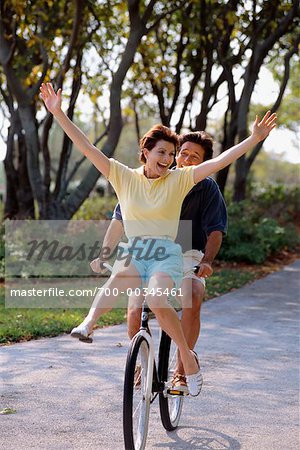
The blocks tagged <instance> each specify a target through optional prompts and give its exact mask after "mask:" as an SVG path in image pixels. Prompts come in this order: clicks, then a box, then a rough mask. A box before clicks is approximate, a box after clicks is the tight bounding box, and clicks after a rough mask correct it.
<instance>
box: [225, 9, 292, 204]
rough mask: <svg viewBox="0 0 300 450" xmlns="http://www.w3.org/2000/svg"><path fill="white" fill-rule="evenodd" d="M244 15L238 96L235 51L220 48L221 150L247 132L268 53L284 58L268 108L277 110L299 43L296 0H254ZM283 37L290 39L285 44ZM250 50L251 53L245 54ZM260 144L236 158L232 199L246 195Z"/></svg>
mask: <svg viewBox="0 0 300 450" xmlns="http://www.w3.org/2000/svg"><path fill="white" fill-rule="evenodd" d="M243 17H244V21H243V22H242V28H241V30H240V33H239V35H238V39H239V42H240V44H239V52H242V53H243V55H245V57H244V63H243V65H242V67H243V74H242V80H243V89H242V92H241V94H240V96H239V98H238V96H237V92H236V88H237V83H236V82H235V81H234V78H233V75H232V74H233V70H234V66H235V54H234V53H233V52H232V53H231V54H230V53H221V52H219V57H220V62H221V64H222V65H223V67H226V68H227V71H226V78H227V83H228V87H229V89H228V111H227V112H226V114H225V120H224V139H223V142H222V151H224V150H226V148H228V147H230V146H232V145H234V143H235V141H236V138H237V139H238V141H241V140H243V139H245V137H246V136H247V135H248V113H249V109H250V104H251V97H252V93H253V91H254V88H255V85H256V82H257V80H258V76H259V71H260V69H261V67H262V66H263V65H264V64H266V62H267V61H268V58H270V57H273V58H274V57H276V59H277V63H279V62H282V61H284V67H285V70H284V76H283V78H282V82H281V86H280V91H279V94H278V97H277V99H276V101H275V103H274V105H273V106H272V109H271V110H272V112H275V111H277V109H278V108H279V106H280V104H281V101H282V98H283V95H284V92H285V89H286V86H287V82H288V79H289V67H290V60H291V58H292V57H293V55H294V54H295V53H296V52H297V48H298V46H299V34H297V35H296V34H295V31H296V30H297V28H298V30H299V20H298V18H299V4H298V2H297V1H275V2H267V3H266V2H256V1H253V2H252V5H251V9H250V8H249V9H248V10H247V9H245V11H244V13H243ZM287 37H289V38H287ZM286 40H288V42H289V46H288V48H286V45H285V43H286ZM282 51H283V52H284V53H283V54H282ZM249 53H250V57H249V58H246V55H247V54H249ZM283 55H284V56H283ZM261 148H262V143H261V144H258V145H257V146H256V147H255V148H254V149H253V151H252V152H250V153H249V154H248V155H244V156H243V157H241V158H240V159H239V160H238V161H237V162H236V171H235V181H234V195H233V199H234V200H235V201H240V200H243V199H244V198H245V196H246V181H247V176H248V174H249V171H250V168H251V166H252V164H253V162H254V160H255V158H256V157H257V155H258V153H259V151H260V150H261ZM228 170H229V168H227V169H225V170H223V171H221V172H220V173H219V174H218V177H217V181H218V183H219V186H220V187H221V190H224V187H225V183H226V179H227V175H228Z"/></svg>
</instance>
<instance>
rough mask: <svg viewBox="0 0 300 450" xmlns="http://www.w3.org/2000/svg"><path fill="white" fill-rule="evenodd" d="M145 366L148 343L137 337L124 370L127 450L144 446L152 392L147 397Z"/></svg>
mask: <svg viewBox="0 0 300 450" xmlns="http://www.w3.org/2000/svg"><path fill="white" fill-rule="evenodd" d="M148 364H149V346H148V342H147V341H146V339H145V338H144V337H143V336H140V335H137V337H136V338H135V339H134V340H133V342H132V344H131V346H130V349H129V351H128V355H127V362H126V370H125V381H124V396H123V435H124V443H125V448H126V450H143V449H144V448H145V445H146V438H147V433H148V423H149V411H150V398H151V392H150V395H149V394H147V385H148V382H150V380H148V379H147V372H148ZM151 385H152V380H151Z"/></svg>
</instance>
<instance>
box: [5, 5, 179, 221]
mask: <svg viewBox="0 0 300 450" xmlns="http://www.w3.org/2000/svg"><path fill="white" fill-rule="evenodd" d="M9 3H10V2H8V1H7V2H2V4H1V17H0V39H1V42H0V44H1V50H0V63H1V66H2V71H3V72H2V74H3V75H4V83H5V84H4V87H3V85H2V93H3V94H4V98H5V99H6V101H7V106H8V107H9V106H10V107H11V109H10V116H11V126H10V136H9V139H8V144H10V145H11V148H10V149H9V151H8V152H7V163H6V169H7V180H8V182H9V185H10V188H9V189H8V192H9V193H10V191H13V190H14V187H15V186H14V182H15V178H14V173H12V170H13V160H14V155H15V154H16V147H15V145H14V137H15V135H16V126H15V125H14V122H13V119H14V118H15V117H19V122H18V123H19V126H20V130H21V134H22V135H24V146H23V150H22V151H23V154H24V159H23V160H25V161H26V164H27V173H28V179H29V186H30V189H31V193H32V198H31V200H32V199H34V200H35V201H36V202H37V207H38V217H39V218H41V219H46V218H47V219H58V218H60V219H69V218H71V217H72V215H73V214H74V213H75V212H76V211H77V209H78V208H79V207H80V205H81V204H82V202H83V201H84V200H85V198H86V197H87V196H88V194H89V193H90V192H91V190H92V189H93V187H94V185H95V183H96V181H97V179H98V177H99V172H98V171H97V170H96V169H95V168H94V167H90V168H89V169H88V171H87V174H86V176H85V177H84V179H83V180H82V181H81V183H80V185H79V186H78V187H77V188H76V189H74V190H73V191H72V192H71V193H70V195H68V191H67V184H68V182H69V181H70V180H71V179H72V174H73V173H75V172H76V169H77V167H79V165H80V161H79V162H78V163H77V165H75V167H73V168H72V169H71V173H70V171H69V173H68V165H69V161H70V155H71V151H72V146H71V144H70V142H69V140H68V138H67V137H65V138H64V142H63V147H62V152H61V156H60V164H59V168H58V171H57V175H56V180H55V189H54V190H52V189H51V157H50V153H49V149H48V139H49V133H50V129H51V127H52V117H51V116H50V115H47V116H46V117H45V119H44V120H42V122H40V123H39V122H38V121H37V118H36V116H37V108H38V105H39V103H38V98H37V95H38V92H39V87H40V85H41V83H42V82H43V81H47V80H48V79H49V78H51V79H52V80H53V78H54V79H55V85H56V88H59V87H61V86H62V85H63V83H64V82H66V81H69V77H68V78H66V77H67V75H69V71H72V79H71V97H70V103H69V108H68V116H69V117H70V118H72V117H73V114H74V108H75V103H76V100H77V97H78V94H79V91H80V88H81V82H82V76H83V69H82V63H83V60H84V56H85V52H86V49H87V47H89V46H90V45H91V44H90V42H91V41H92V45H95V47H96V48H97V50H98V51H101V53H100V57H101V58H102V61H103V64H102V72H103V73H105V72H107V73H108V75H107V80H109V108H108V118H107V120H106V122H107V127H106V130H105V132H104V133H103V136H106V140H105V142H104V144H103V146H102V151H103V152H104V153H105V154H106V155H107V156H112V155H113V152H114V150H115V147H116V145H117V143H118V140H119V137H120V133H121V130H122V111H121V98H122V87H123V83H124V80H125V77H126V75H127V72H128V70H129V68H130V67H131V65H132V63H133V60H134V56H135V53H136V49H137V47H138V45H139V43H140V41H141V39H142V37H143V36H144V35H146V34H147V33H148V32H149V31H150V30H151V29H152V28H155V27H156V26H157V25H158V24H159V22H160V20H161V19H163V18H164V17H166V16H167V15H168V14H172V12H174V11H175V10H176V9H178V8H179V7H181V6H182V4H183V2H182V1H168V2H158V1H154V0H151V1H149V2H145V1H142V0H128V2H127V4H125V2H111V3H110V2H109V3H108V2H103V3H101V4H98V3H97V4H93V3H92V2H83V1H82V0H76V1H74V2H70V1H67V2H64V1H59V2H52V3H53V5H50V3H51V2H48V3H47V5H48V6H47V7H49V6H55V10H54V11H53V10H52V9H51V12H50V11H47V12H46V11H44V15H42V19H41V18H40V14H39V13H40V11H41V10H43V8H44V7H45V3H44V2H42V1H40V0H36V1H33V2H31V3H30V4H28V3H27V2H23V1H21V0H20V1H19V2H15V3H14V7H13V8H12V7H11V6H12V5H11V4H10V5H9V6H8V4H9ZM8 11H9V14H8ZM53 13H54V14H53ZM70 14H73V19H72V16H70ZM48 17H49V18H50V19H49V20H47V21H46V18H48ZM66 18H69V21H68V20H67V24H68V23H70V26H69V27H66V28H64V27H63V23H65V21H66ZM125 22H126V26H124V27H123V26H121V30H120V24H121V25H123V24H125ZM71 26H72V28H71ZM100 27H101V29H99V28H100ZM70 29H71V32H70ZM117 30H118V32H117ZM95 34H96V35H97V39H95V40H94V41H93V40H92V38H93V37H94V35H95ZM28 36H29V37H28ZM58 37H59V38H60V39H57V38H58ZM24 51H25V52H26V53H27V58H26V60H28V59H29V61H30V63H31V64H25V61H23V60H22V56H23V55H24ZM63 55H65V56H64V57H63ZM33 56H34V57H33ZM50 57H51V58H50ZM105 57H106V59H105ZM22 61H23V63H22ZM108 61H109V62H108ZM62 62H63V63H62ZM37 64H38V65H39V66H40V67H39V68H38V69H37V68H36V65H37ZM61 65H62V69H60V66H61ZM112 66H113V67H112ZM100 73H101V72H100ZM109 77H110V79H109ZM104 78H105V76H104ZM28 79H29V80H30V83H29V84H30V85H29V86H28V83H27V80H28ZM99 79H100V80H102V81H103V77H101V76H99ZM2 81H3V80H2ZM106 86H107V85H106ZM104 88H105V87H104ZM40 129H42V131H40ZM98 140H99V139H98ZM40 153H41V154H42V155H43V170H42V169H41V165H40V160H39V154H40ZM18 170H19V168H18ZM19 181H20V178H19ZM22 188H23V184H22ZM15 199H16V200H17V201H16V202H15V206H16V207H15V209H13V208H11V205H10V201H8V202H7V204H6V213H7V215H9V216H10V217H13V216H14V215H16V214H17V213H19V214H20V213H21V212H23V211H24V208H22V207H21V208H20V203H21V198H20V195H19V196H18V195H16V196H15ZM32 205H33V202H32V201H31V206H32ZM26 212H27V211H26ZM27 215H30V216H31V217H32V216H33V208H31V210H30V214H28V212H27Z"/></svg>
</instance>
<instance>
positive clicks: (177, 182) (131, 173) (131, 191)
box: [108, 158, 195, 240]
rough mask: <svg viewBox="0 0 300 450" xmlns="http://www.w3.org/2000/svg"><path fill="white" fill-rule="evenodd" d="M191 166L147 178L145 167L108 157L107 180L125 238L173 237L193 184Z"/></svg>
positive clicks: (192, 169)
mask: <svg viewBox="0 0 300 450" xmlns="http://www.w3.org/2000/svg"><path fill="white" fill-rule="evenodd" d="M194 169H195V166H190V167H184V168H182V169H175V170H169V171H168V172H167V174H166V175H165V176H164V177H160V178H155V179H148V178H147V177H146V176H145V175H144V166H141V167H139V168H137V169H131V168H129V167H127V166H125V165H124V164H122V163H120V162H118V161H116V160H115V159H113V158H110V171H109V176H108V181H109V182H110V183H111V185H112V186H113V188H114V190H115V192H116V194H117V196H118V199H119V202H120V205H121V211H122V217H123V224H124V229H125V234H126V236H127V237H128V238H131V237H135V236H167V237H169V238H171V239H173V240H175V238H176V235H177V231H178V224H179V218H180V212H181V206H182V202H183V200H184V198H185V196H186V195H187V193H188V192H189V191H190V190H191V189H192V187H193V186H194V185H195V183H194Z"/></svg>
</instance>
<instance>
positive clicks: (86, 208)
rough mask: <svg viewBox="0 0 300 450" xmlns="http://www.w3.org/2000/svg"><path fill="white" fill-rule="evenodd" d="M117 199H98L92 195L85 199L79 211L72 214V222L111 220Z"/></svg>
mask: <svg viewBox="0 0 300 450" xmlns="http://www.w3.org/2000/svg"><path fill="white" fill-rule="evenodd" d="M117 202H118V200H117V197H115V196H112V197H98V196H96V195H93V196H91V197H89V198H88V199H86V200H85V201H84V203H83V204H82V205H81V207H80V209H79V210H78V211H77V212H76V213H75V214H74V216H73V219H74V220H79V219H83V220H103V219H111V217H112V214H113V211H114V208H115V206H116V204H117Z"/></svg>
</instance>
